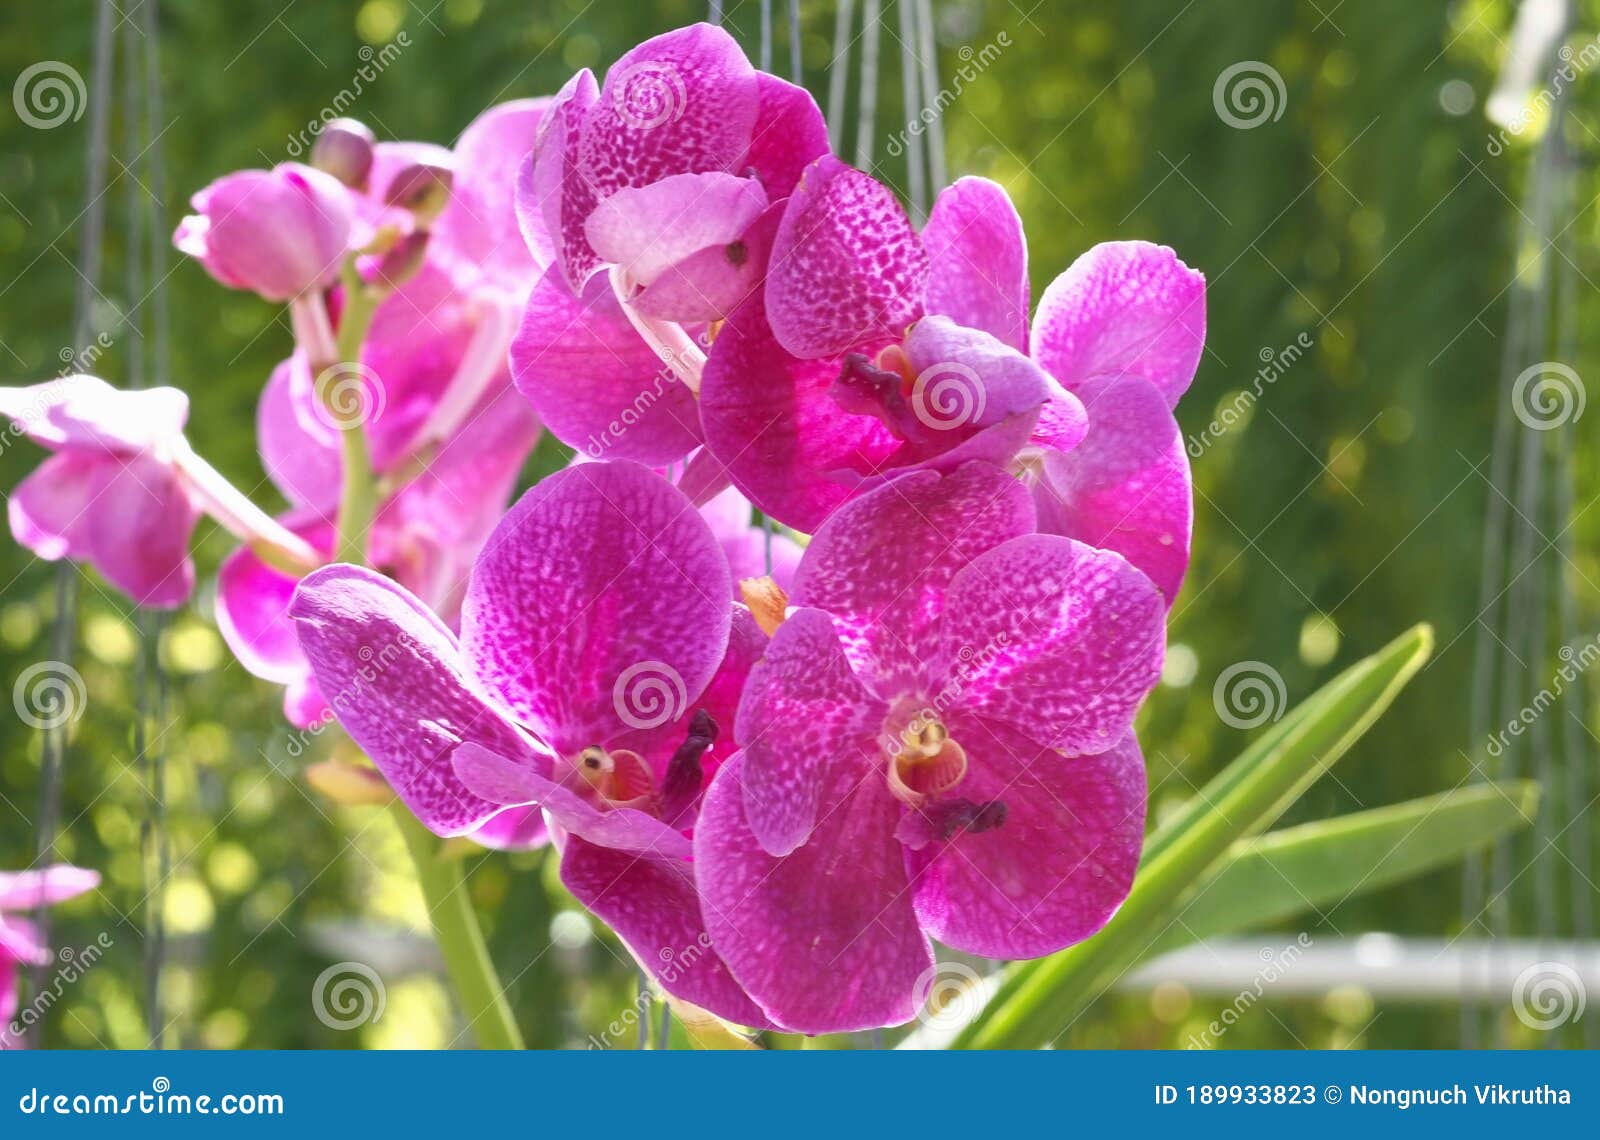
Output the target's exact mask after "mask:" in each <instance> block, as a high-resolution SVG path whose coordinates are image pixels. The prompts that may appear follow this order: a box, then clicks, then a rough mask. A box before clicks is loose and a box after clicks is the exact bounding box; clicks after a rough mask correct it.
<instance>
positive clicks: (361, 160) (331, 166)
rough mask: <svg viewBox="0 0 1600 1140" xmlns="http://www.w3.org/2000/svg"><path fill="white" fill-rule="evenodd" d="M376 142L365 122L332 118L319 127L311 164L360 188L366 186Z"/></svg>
mask: <svg viewBox="0 0 1600 1140" xmlns="http://www.w3.org/2000/svg"><path fill="white" fill-rule="evenodd" d="M375 142H376V140H375V139H374V138H373V135H372V131H371V130H369V129H368V128H367V125H366V124H365V123H362V122H359V121H357V120H355V119H334V120H333V121H331V122H330V123H328V125H327V126H325V127H323V128H322V132H321V133H320V134H319V135H317V141H316V142H315V143H314V144H312V147H311V165H312V166H314V167H316V168H317V169H318V170H321V171H325V172H326V173H328V174H331V175H333V176H334V177H335V178H337V179H338V180H339V181H340V182H343V183H344V184H345V185H346V186H350V187H352V188H354V189H357V190H359V189H360V188H361V187H363V186H365V185H366V182H367V174H368V173H369V172H370V171H371V170H372V148H373V145H374V143H375Z"/></svg>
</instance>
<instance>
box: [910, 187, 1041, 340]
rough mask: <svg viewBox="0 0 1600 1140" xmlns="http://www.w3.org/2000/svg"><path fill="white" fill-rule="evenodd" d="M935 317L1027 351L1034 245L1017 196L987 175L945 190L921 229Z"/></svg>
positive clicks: (931, 308)
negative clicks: (1013, 199) (1013, 201)
mask: <svg viewBox="0 0 1600 1140" xmlns="http://www.w3.org/2000/svg"><path fill="white" fill-rule="evenodd" d="M922 242H923V245H924V246H925V247H926V248H927V250H928V312H930V313H942V314H944V315H945V316H947V317H951V318H953V319H954V320H955V321H956V322H957V323H958V324H963V325H968V326H970V327H972V328H975V329H983V330H984V331H985V332H987V333H989V334H990V335H991V336H994V337H996V338H998V339H999V340H1001V341H1003V342H1004V343H1006V344H1008V345H1010V346H1011V347H1012V348H1015V349H1017V350H1018V351H1020V352H1026V351H1027V350H1028V246H1027V243H1026V241H1025V240H1024V239H1023V236H1022V219H1021V218H1019V217H1018V216H1017V208H1016V207H1015V206H1013V205H1012V204H1011V197H1010V196H1009V195H1008V194H1007V193H1006V192H1005V190H1004V189H1002V188H1001V187H1000V186H999V185H998V184H997V183H994V182H990V181H989V180H988V179H987V178H974V177H966V178H958V179H956V180H955V182H953V183H952V184H951V185H949V186H947V187H946V188H945V189H944V190H943V191H941V192H940V194H939V197H938V199H937V200H936V201H935V202H934V204H933V211H932V213H930V214H929V215H928V224H927V225H926V226H924V227H923V229H922Z"/></svg>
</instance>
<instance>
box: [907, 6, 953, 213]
mask: <svg viewBox="0 0 1600 1140" xmlns="http://www.w3.org/2000/svg"><path fill="white" fill-rule="evenodd" d="M913 3H914V4H915V5H916V16H917V54H918V55H920V56H921V57H922V101H923V105H924V106H928V107H937V106H938V105H939V101H940V100H939V55H938V48H937V47H936V46H935V42H934V34H933V0H913ZM928 184H929V186H930V187H931V190H932V195H933V196H934V197H937V196H938V194H939V191H940V190H943V189H944V185H945V165H944V115H943V113H942V112H941V113H940V114H939V115H938V117H936V118H935V119H934V121H933V123H932V124H931V125H930V127H929V129H928Z"/></svg>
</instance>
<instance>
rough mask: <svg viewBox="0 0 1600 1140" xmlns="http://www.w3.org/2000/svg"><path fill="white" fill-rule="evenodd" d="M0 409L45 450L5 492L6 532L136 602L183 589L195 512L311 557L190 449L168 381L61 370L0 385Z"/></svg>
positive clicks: (189, 586)
mask: <svg viewBox="0 0 1600 1140" xmlns="http://www.w3.org/2000/svg"><path fill="white" fill-rule="evenodd" d="M0 415H4V416H7V417H9V418H10V419H11V421H12V424H13V425H14V428H13V430H14V431H16V432H18V433H20V434H22V435H25V436H27V437H28V438H29V439H31V440H33V441H34V442H35V443H37V444H39V445H40V446H42V447H44V448H46V449H48V450H50V451H52V452H54V454H53V455H52V456H51V457H50V458H49V459H46V460H45V461H44V462H43V463H42V464H40V466H39V468H38V470H36V471H35V472H34V473H33V474H32V475H30V476H29V477H28V478H27V479H25V480H23V481H22V483H21V484H20V485H19V486H18V487H17V489H16V490H15V491H14V492H12V494H11V498H10V500H9V501H8V502H7V504H6V507H7V514H8V516H9V518H10V522H11V533H12V536H13V537H14V538H15V539H16V540H17V542H19V543H21V544H22V545H23V546H25V547H27V548H28V549H29V550H32V551H33V552H34V553H35V554H37V555H38V556H39V557H41V558H44V559H47V560H50V561H55V560H56V559H60V558H70V559H72V560H74V561H76V562H85V563H88V564H89V565H91V566H93V567H94V568H95V569H97V570H99V571H100V573H101V574H103V575H105V577H106V579H107V580H108V581H109V582H111V583H112V584H113V585H114V586H116V587H117V588H118V589H120V590H122V591H123V592H124V593H126V594H127V595H128V596H129V597H131V598H132V599H133V600H134V601H135V602H137V603H139V604H140V605H142V606H151V607H155V608H163V609H164V608H171V607H173V606H178V605H181V604H183V602H184V601H185V600H186V599H187V598H188V597H189V595H190V593H191V592H192V591H193V589H194V563H193V561H192V560H191V559H190V557H189V539H190V536H191V535H192V534H193V532H194V527H195V523H196V521H197V520H198V519H199V517H200V514H201V512H202V511H205V512H208V513H210V514H211V515H212V516H213V517H215V518H216V519H217V521H218V522H220V523H221V524H222V525H223V526H225V527H226V528H227V529H228V530H230V531H231V532H232V533H233V534H235V535H236V536H238V537H239V538H241V539H243V540H244V541H246V542H251V543H258V544H263V545H265V546H270V547H272V548H273V549H274V550H275V551H276V553H277V554H279V555H280V556H282V557H284V558H287V559H290V560H300V561H305V562H308V561H309V559H310V557H311V553H310V550H309V548H307V547H306V546H305V544H304V543H302V542H301V541H300V540H298V539H297V538H295V537H294V536H293V535H291V534H289V533H287V532H286V531H284V530H283V528H282V527H280V526H278V525H277V524H276V523H274V522H273V521H272V520H271V519H270V518H268V517H267V516H266V515H264V514H263V513H262V512H261V511H259V510H258V509H256V508H255V507H254V506H252V505H251V503H250V501H249V500H248V499H247V498H245V496H244V495H243V494H242V493H241V492H239V491H238V490H237V489H236V488H234V487H233V486H232V485H231V484H229V483H228V481H227V480H226V479H224V478H223V477H222V476H221V475H220V474H218V472H217V471H216V470H215V469H214V468H213V467H211V465H210V464H208V463H206V462H205V460H203V459H201V458H200V457H199V456H198V455H196V454H195V452H194V450H193V449H192V448H191V447H190V446H189V443H188V441H187V440H186V439H185V438H184V435H183V425H184V421H185V420H186V419H187V418H188V415H189V399H188V397H187V396H185V395H184V394H183V393H182V392H180V391H178V390H177V389H176V388H147V389H144V390H142V391H137V392H123V391H118V390H117V389H115V388H113V387H111V386H110V385H109V384H107V383H106V382H105V381H104V380H100V379H98V378H96V377H94V376H84V375H75V376H67V377H63V378H61V379H58V380H52V381H48V382H46V383H43V384H35V385H33V386H32V387H27V388H0Z"/></svg>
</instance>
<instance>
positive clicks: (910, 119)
mask: <svg viewBox="0 0 1600 1140" xmlns="http://www.w3.org/2000/svg"><path fill="white" fill-rule="evenodd" d="M895 15H896V16H897V17H898V19H899V21H900V102H901V109H902V111H903V113H904V118H905V127H904V138H905V149H906V191H907V196H908V197H909V198H910V199H911V220H912V222H913V223H914V224H916V225H919V226H920V225H921V224H922V222H923V220H924V219H925V218H927V216H928V182H927V171H926V170H925V169H924V168H923V160H922V123H921V122H920V120H921V117H922V94H921V87H922V82H921V80H922V66H921V64H920V63H919V62H918V61H917V14H916V3H915V0H895Z"/></svg>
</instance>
